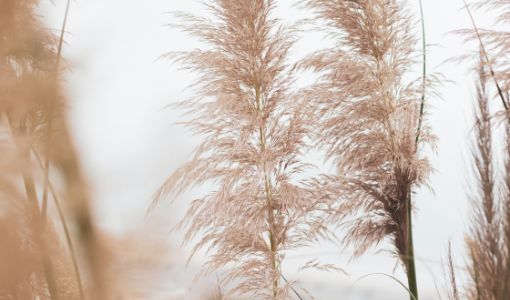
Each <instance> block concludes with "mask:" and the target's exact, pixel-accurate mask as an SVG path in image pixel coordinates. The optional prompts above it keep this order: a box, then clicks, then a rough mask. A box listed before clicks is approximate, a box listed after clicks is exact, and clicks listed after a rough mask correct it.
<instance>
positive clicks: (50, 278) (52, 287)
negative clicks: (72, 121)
mask: <svg viewBox="0 0 510 300" xmlns="http://www.w3.org/2000/svg"><path fill="white" fill-rule="evenodd" d="M6 117H7V123H8V126H9V127H10V129H11V134H12V137H13V139H14V142H15V144H16V148H17V149H18V152H19V153H20V155H21V157H22V158H23V159H24V160H25V161H26V162H27V163H30V151H26V150H24V147H23V146H22V145H21V143H20V141H19V140H18V139H17V137H18V136H17V134H16V132H15V129H14V127H13V126H12V120H11V118H10V117H9V115H6ZM20 134H21V135H23V134H24V129H23V128H22V129H21V132H20ZM22 177H23V184H24V186H25V191H26V193H27V198H28V200H29V201H30V202H31V204H32V214H33V216H34V222H33V226H34V228H33V230H34V233H35V239H36V243H37V245H38V246H39V247H40V248H41V249H40V250H41V252H40V255H41V260H42V265H43V271H44V276H45V278H46V283H47V284H48V291H49V293H50V298H51V299H52V300H59V295H58V288H57V281H56V280H55V272H54V270H53V265H52V264H51V258H50V254H49V253H48V247H47V244H46V239H45V237H44V231H43V230H42V226H40V225H42V224H41V223H43V220H42V218H41V216H40V214H39V202H38V200H37V193H36V190H35V181H34V177H33V174H32V173H31V172H29V171H28V170H26V169H25V168H24V169H23V172H22Z"/></svg>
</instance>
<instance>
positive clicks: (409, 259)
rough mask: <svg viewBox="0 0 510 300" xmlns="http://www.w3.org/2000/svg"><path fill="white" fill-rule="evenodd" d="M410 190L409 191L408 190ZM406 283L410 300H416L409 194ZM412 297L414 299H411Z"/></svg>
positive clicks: (416, 290)
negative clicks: (409, 292)
mask: <svg viewBox="0 0 510 300" xmlns="http://www.w3.org/2000/svg"><path fill="white" fill-rule="evenodd" d="M409 190H410V189H409ZM407 199H408V201H407V205H406V206H407V239H408V241H407V258H406V260H407V281H408V285H409V290H410V291H411V294H412V295H411V300H413V299H416V300H417V299H418V283H417V279H416V264H415V259H414V243H413V223H412V215H413V214H412V207H411V203H412V202H411V193H409V194H408V196H407ZM413 296H414V297H413Z"/></svg>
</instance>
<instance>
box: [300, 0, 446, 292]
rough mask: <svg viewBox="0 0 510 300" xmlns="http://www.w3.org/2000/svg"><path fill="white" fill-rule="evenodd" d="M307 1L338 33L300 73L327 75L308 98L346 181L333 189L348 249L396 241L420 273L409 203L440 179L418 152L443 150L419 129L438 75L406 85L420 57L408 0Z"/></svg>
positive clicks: (329, 154)
mask: <svg viewBox="0 0 510 300" xmlns="http://www.w3.org/2000/svg"><path fill="white" fill-rule="evenodd" d="M302 3H303V4H304V6H305V7H308V8H310V9H312V10H313V11H314V12H315V13H316V18H317V20H318V21H320V22H322V23H325V24H326V25H327V27H328V28H329V29H330V30H331V31H332V32H334V34H331V36H332V37H333V38H335V42H336V48H334V49H328V50H324V51H320V52H318V53H315V54H313V55H311V56H310V57H308V58H307V59H305V60H304V61H303V62H302V63H301V67H302V68H305V69H311V70H313V71H316V72H318V73H319V74H320V75H321V77H320V79H319V81H318V83H317V84H316V85H314V86H312V87H311V88H310V90H309V91H308V93H307V97H309V99H310V101H311V102H314V103H316V107H317V109H316V117H317V118H318V119H319V120H321V122H320V123H321V125H320V128H319V131H318V134H317V135H318V139H319V140H320V145H321V146H322V147H323V148H324V149H325V150H326V154H327V157H328V158H329V159H331V160H332V161H333V162H335V163H336V165H337V169H338V177H339V178H335V179H334V180H335V181H336V182H335V183H331V184H333V185H337V186H338V190H339V192H340V193H341V194H339V196H338V197H339V198H341V200H342V201H343V204H342V206H341V208H340V209H339V210H338V211H337V214H336V216H335V217H336V220H337V222H341V223H342V225H343V226H344V227H345V229H346V230H347V236H346V238H345V242H346V244H348V245H354V246H355V249H356V251H355V255H356V256H357V255H361V254H362V253H364V252H365V251H366V250H367V249H368V248H369V247H371V246H373V245H376V244H378V243H379V242H380V241H381V240H383V239H385V238H390V239H391V240H392V242H393V245H394V253H395V255H396V256H398V257H399V258H400V259H401V261H402V263H403V265H404V266H405V268H406V270H407V271H408V274H409V272H411V273H413V272H414V271H413V270H409V269H410V268H413V267H412V266H411V265H410V264H411V262H408V260H409V259H408V258H409V257H410V259H411V260H412V256H413V254H412V252H410V250H412V244H411V243H412V239H410V234H411V233H412V231H411V226H410V223H409V221H410V217H411V213H410V212H411V211H412V207H413V205H412V203H411V200H410V196H411V191H412V188H413V187H417V186H420V185H424V184H426V183H427V177H428V174H429V172H430V171H431V166H430V164H429V162H428V160H427V158H425V157H422V156H421V155H420V153H419V151H418V149H421V148H422V147H424V146H425V145H431V144H433V142H434V136H433V135H432V134H431V131H430V128H429V126H428V125H427V123H426V122H425V121H426V120H424V122H423V123H420V120H421V118H422V115H421V113H420V111H421V98H422V96H423V95H424V94H423V92H424V90H425V88H424V87H426V86H430V85H431V84H433V83H434V82H435V80H436V78H437V76H436V75H430V76H428V78H426V79H423V80H424V81H423V84H422V82H420V80H415V81H409V80H408V79H407V78H408V77H409V74H411V72H412V68H413V67H414V66H416V64H417V59H416V56H417V52H418V51H417V50H416V49H415V48H416V39H415V37H414V34H413V27H412V26H411V24H412V21H411V20H412V19H411V16H410V15H409V14H408V12H407V11H406V10H405V8H404V7H403V2H401V1H395V0H360V1H332V0H303V1H302ZM429 91H433V89H432V90H431V89H429ZM425 112H426V110H425ZM423 118H426V114H425V115H424V116H423ZM419 123H420V125H418V124H419ZM421 124H422V125H421ZM418 126H420V127H421V128H420V129H418ZM418 130H419V132H420V138H419V140H418V144H416V133H417V131H418ZM413 269H414V268H413ZM411 289H412V288H411ZM413 292H415V291H413Z"/></svg>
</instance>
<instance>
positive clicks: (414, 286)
mask: <svg viewBox="0 0 510 300" xmlns="http://www.w3.org/2000/svg"><path fill="white" fill-rule="evenodd" d="M419 4H420V16H421V18H420V19H421V33H422V52H423V53H422V59H423V64H422V86H421V89H422V90H421V102H420V114H419V116H418V127H417V129H416V139H415V145H416V146H415V148H414V151H415V152H417V151H418V150H419V144H418V143H419V141H420V134H421V126H422V122H423V115H424V110H425V97H426V88H427V42H426V35H425V15H424V14H423V3H422V1H421V0H419ZM408 195H409V200H408V202H407V219H408V222H407V226H408V229H407V230H408V233H407V235H408V239H409V241H408V244H409V248H408V249H409V251H408V253H407V259H408V261H407V264H408V265H409V268H408V273H407V279H408V286H409V290H410V291H411V294H412V295H414V297H415V298H416V299H418V282H417V277H416V263H415V257H414V241H413V201H412V186H409V192H408Z"/></svg>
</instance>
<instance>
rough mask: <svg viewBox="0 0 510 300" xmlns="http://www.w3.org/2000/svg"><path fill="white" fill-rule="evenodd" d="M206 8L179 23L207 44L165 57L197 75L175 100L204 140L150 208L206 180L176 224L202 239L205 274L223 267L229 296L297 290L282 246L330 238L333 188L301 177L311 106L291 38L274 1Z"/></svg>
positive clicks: (224, 1)
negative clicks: (293, 62)
mask: <svg viewBox="0 0 510 300" xmlns="http://www.w3.org/2000/svg"><path fill="white" fill-rule="evenodd" d="M205 6H206V7H207V8H208V11H209V13H210V14H211V15H214V16H216V17H215V18H214V19H207V18H201V17H197V16H193V15H188V14H183V13H180V14H177V16H178V17H180V19H179V20H180V21H181V22H180V24H177V25H176V26H178V27H179V28H181V29H183V30H184V31H186V32H187V33H190V34H191V35H193V36H195V37H198V38H200V39H201V41H202V42H205V44H206V47H207V48H205V49H198V50H195V51H185V52H179V53H170V54H169V55H167V56H166V57H168V58H170V59H172V60H173V61H174V62H177V63H180V64H181V65H184V66H185V68H186V69H187V70H190V71H193V72H195V73H197V74H198V79H197V81H196V82H195V84H194V85H193V86H192V88H193V89H192V91H193V92H194V93H193V96H192V97H191V98H190V99H188V100H186V101H182V102H180V104H179V105H178V106H179V107H180V108H182V109H184V110H185V112H187V114H188V116H189V120H188V121H187V122H184V124H185V125H186V126H187V127H188V128H190V129H191V130H193V131H194V132H195V133H198V134H200V135H201V136H202V137H204V140H203V141H202V143H201V144H200V145H199V146H198V147H197V149H196V150H195V154H194V157H193V159H192V160H191V161H190V162H188V163H186V164H185V165H183V166H182V167H180V168H179V169H178V170H177V171H175V172H174V173H173V174H172V175H171V176H170V177H169V178H168V179H167V181H166V182H165V183H164V184H163V185H162V186H161V188H160V189H159V190H158V191H157V193H156V194H155V197H154V203H153V205H155V204H156V203H157V202H158V201H160V200H161V199H163V198H166V197H172V198H174V197H176V196H178V195H179V194H181V193H182V192H184V191H186V190H188V189H190V188H191V187H193V186H200V185H203V184H205V183H212V185H213V187H214V189H213V191H212V192H210V193H209V194H207V195H205V196H201V197H199V198H198V199H196V200H194V201H193V202H192V203H191V205H190V207H189V209H188V211H187V214H186V216H185V217H184V219H183V220H182V222H181V223H180V225H181V226H183V227H185V229H186V235H185V241H189V240H191V239H192V238H194V237H197V238H199V241H198V242H197V244H196V245H195V247H194V249H193V252H192V255H193V254H194V253H195V251H198V250H199V249H202V248H205V249H207V250H209V252H208V253H210V255H209V259H208V261H207V263H206V264H205V266H204V272H205V273H209V272H212V271H215V270H217V269H223V268H227V270H226V272H225V273H224V274H223V275H222V276H221V283H222V284H229V283H231V284H235V285H234V287H233V288H232V290H231V292H232V293H234V294H247V295H249V296H251V297H254V298H257V299H287V298H290V297H291V296H292V291H296V289H295V288H294V287H292V285H291V284H292V283H293V281H292V280H291V281H286V280H283V281H282V280H281V278H284V277H283V270H282V261H283V259H284V257H285V251H287V250H288V249H294V248H297V247H303V246H306V245H309V244H311V243H313V242H316V241H317V240H319V239H321V238H329V237H330V236H329V235H328V234H329V233H328V230H327V224H326V222H325V220H324V218H323V212H324V211H325V210H327V208H328V201H330V198H329V197H328V195H327V193H328V192H330V191H328V190H322V189H317V186H318V185H319V181H320V179H318V178H313V177H306V176H303V173H304V172H305V170H307V169H308V167H310V165H309V164H307V163H305V162H304V160H303V155H304V153H305V152H306V150H307V149H308V148H309V145H308V144H307V140H308V139H309V137H310V135H311V132H312V124H313V120H312V119H310V118H309V117H308V116H307V112H308V108H309V106H308V104H307V103H306V102H303V100H302V99H300V98H299V97H298V96H297V95H294V94H293V93H292V83H293V80H294V79H293V77H292V74H291V67H290V66H289V65H288V63H287V53H288V51H289V49H290V47H291V46H292V45H293V42H294V38H293V35H292V32H291V31H290V30H289V29H287V28H286V27H284V26H281V25H280V24H279V20H278V19H275V18H273V17H272V13H273V10H274V7H275V1H273V0H214V1H211V2H209V3H208V4H205ZM300 177H301V178H300ZM303 177H305V178H304V179H302V178H303ZM305 266H307V267H311V266H316V265H315V264H313V263H310V264H305ZM323 267H324V266H323Z"/></svg>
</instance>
